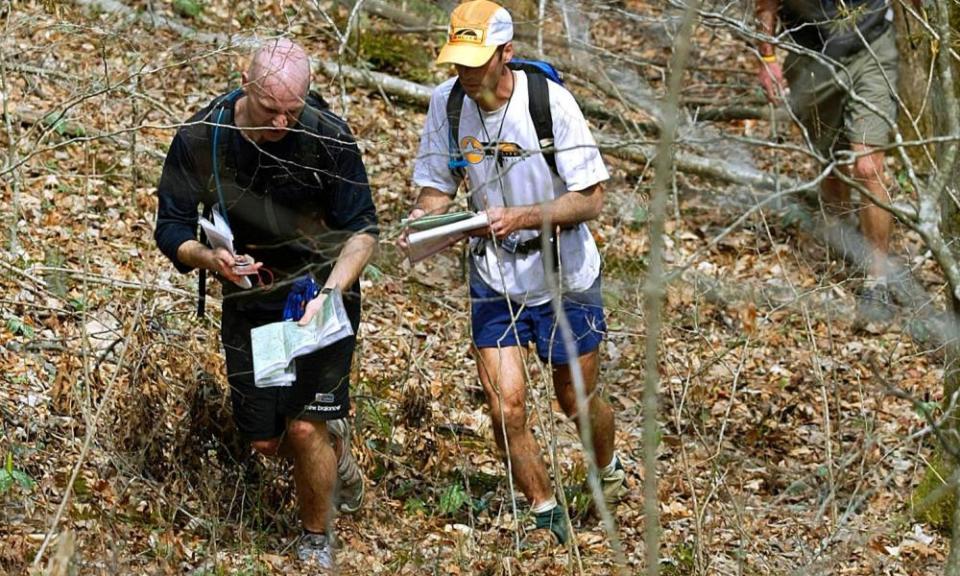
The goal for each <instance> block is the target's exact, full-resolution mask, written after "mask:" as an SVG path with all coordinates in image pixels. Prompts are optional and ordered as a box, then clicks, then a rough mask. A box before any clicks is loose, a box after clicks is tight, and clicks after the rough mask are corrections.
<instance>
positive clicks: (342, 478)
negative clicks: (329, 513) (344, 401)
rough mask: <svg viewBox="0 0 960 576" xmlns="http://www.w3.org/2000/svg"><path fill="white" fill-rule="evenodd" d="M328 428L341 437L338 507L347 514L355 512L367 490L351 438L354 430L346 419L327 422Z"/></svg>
mask: <svg viewBox="0 0 960 576" xmlns="http://www.w3.org/2000/svg"><path fill="white" fill-rule="evenodd" d="M327 430H329V431H330V433H331V434H333V435H334V436H336V437H337V438H339V439H340V446H341V448H340V455H339V457H338V458H337V497H336V503H337V507H338V508H339V509H340V511H341V512H343V513H345V514H353V513H355V512H356V511H357V510H359V509H360V506H361V505H362V504H363V497H364V494H365V492H366V489H365V487H364V480H363V472H361V471H360V466H358V465H357V460H356V459H355V458H354V457H353V450H352V448H351V446H352V444H351V440H352V438H353V430H352V429H351V426H350V423H349V422H348V421H347V420H346V419H345V418H341V419H339V420H331V421H329V422H327Z"/></svg>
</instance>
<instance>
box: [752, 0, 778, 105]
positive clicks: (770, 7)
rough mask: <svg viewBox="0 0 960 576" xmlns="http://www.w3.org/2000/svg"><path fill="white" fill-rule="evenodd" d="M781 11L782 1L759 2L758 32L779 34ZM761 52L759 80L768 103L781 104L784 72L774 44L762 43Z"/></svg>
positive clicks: (764, 0)
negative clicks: (778, 26)
mask: <svg viewBox="0 0 960 576" xmlns="http://www.w3.org/2000/svg"><path fill="white" fill-rule="evenodd" d="M779 10H780V0H757V32H760V33H761V34H765V35H767V36H773V35H774V34H776V32H777V12H778V11H779ZM757 50H758V51H759V52H760V59H761V62H760V68H759V69H758V70H757V79H758V80H759V81H760V86H761V87H763V93H764V94H765V95H766V96H767V101H768V102H770V103H772V104H779V103H780V100H781V96H782V95H783V93H784V90H783V88H784V83H783V70H782V69H781V68H780V63H779V62H777V56H776V53H775V52H774V49H773V44H771V43H769V42H760V44H759V45H758V46H757Z"/></svg>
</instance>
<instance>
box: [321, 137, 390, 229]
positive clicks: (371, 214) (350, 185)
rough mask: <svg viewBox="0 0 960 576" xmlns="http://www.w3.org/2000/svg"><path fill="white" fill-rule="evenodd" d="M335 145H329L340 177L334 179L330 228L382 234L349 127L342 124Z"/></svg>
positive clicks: (358, 151)
mask: <svg viewBox="0 0 960 576" xmlns="http://www.w3.org/2000/svg"><path fill="white" fill-rule="evenodd" d="M339 132H340V133H339V135H338V136H337V138H336V141H335V142H331V143H330V144H328V145H327V149H328V151H330V152H331V155H332V156H333V159H334V162H335V165H336V167H337V173H336V174H333V175H332V179H331V180H332V181H331V185H332V186H333V188H334V194H332V195H331V197H330V198H331V204H330V205H329V206H328V211H327V214H328V219H329V222H328V224H329V225H330V226H331V228H334V229H336V230H344V231H349V232H365V233H367V234H373V235H374V236H377V235H379V234H380V229H379V228H378V222H377V211H376V208H375V207H374V205H373V197H372V195H371V192H370V183H369V181H368V180H367V170H366V168H365V167H364V165H363V159H362V158H361V156H360V149H359V148H358V147H357V142H356V139H355V138H354V137H353V134H352V133H351V132H350V129H349V128H348V127H347V126H346V124H340V131H339Z"/></svg>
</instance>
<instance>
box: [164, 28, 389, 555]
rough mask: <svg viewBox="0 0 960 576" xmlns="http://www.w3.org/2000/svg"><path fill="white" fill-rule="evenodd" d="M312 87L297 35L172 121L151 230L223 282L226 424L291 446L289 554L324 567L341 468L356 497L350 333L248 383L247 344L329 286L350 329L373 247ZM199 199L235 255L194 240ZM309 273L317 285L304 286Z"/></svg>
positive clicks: (355, 184) (357, 177) (349, 164)
mask: <svg viewBox="0 0 960 576" xmlns="http://www.w3.org/2000/svg"><path fill="white" fill-rule="evenodd" d="M309 86H310V61H309V58H308V57H307V55H306V53H305V52H304V50H303V49H302V48H301V47H300V46H298V45H296V44H294V43H293V42H290V41H289V40H279V41H272V42H270V43H268V44H267V45H265V46H263V47H261V48H260V49H258V50H257V51H256V52H255V53H254V55H253V58H252V60H251V64H250V67H249V68H248V69H247V71H246V72H245V73H244V74H243V86H242V87H241V88H240V89H238V90H236V91H234V92H231V93H229V94H225V95H222V96H220V97H218V98H216V99H215V100H214V101H213V102H211V103H210V104H208V105H207V106H206V107H204V108H203V109H202V110H200V111H199V112H197V113H196V114H194V115H193V116H192V117H191V118H190V119H189V120H188V121H187V122H186V123H185V124H184V125H183V126H181V127H180V128H179V129H178V130H177V134H176V136H175V137H174V139H173V142H172V144H171V146H170V150H169V152H168V153H167V157H166V161H165V162H164V166H163V174H162V176H161V178H160V184H159V186H158V188H157V195H158V198H159V205H158V211H157V225H156V232H155V239H156V241H157V245H158V246H159V247H160V250H161V251H162V252H163V254H164V255H166V256H167V258H169V259H170V260H171V261H172V262H173V264H174V266H175V267H176V268H177V270H179V271H180V272H184V273H185V272H189V271H190V270H192V269H194V268H197V269H200V270H201V271H210V272H212V273H213V275H214V276H215V277H216V278H217V279H218V280H220V282H221V283H222V285H223V315H222V321H221V339H222V342H223V346H224V350H225V356H226V364H227V378H228V380H229V383H230V393H231V400H232V404H233V413H234V419H235V421H236V424H237V427H238V428H239V429H240V431H241V433H242V434H243V435H244V436H245V437H246V438H247V439H249V441H250V444H251V446H252V447H253V449H254V450H256V451H257V452H260V453H261V454H265V455H269V456H272V455H277V454H279V455H284V456H288V457H290V458H292V460H293V476H294V483H295V486H296V494H297V501H298V503H299V506H300V517H301V522H302V525H303V530H304V533H303V535H302V536H301V537H300V538H299V540H298V546H297V551H298V555H299V557H300V558H301V559H302V560H304V561H308V562H313V563H316V564H318V565H319V566H320V567H323V568H330V567H332V566H333V551H332V550H333V549H332V546H331V543H330V525H331V523H332V508H333V506H332V502H333V497H334V490H335V486H336V481H337V477H338V472H339V477H340V479H341V482H340V484H341V490H340V491H341V494H340V496H341V497H340V507H341V510H345V511H353V510H356V509H357V508H359V505H360V501H361V500H362V497H363V481H362V476H361V475H360V472H359V470H358V469H357V466H356V463H355V461H354V460H353V458H352V457H351V455H350V449H349V446H350V439H349V426H347V425H346V420H345V418H346V417H347V416H348V413H349V408H350V398H349V378H350V366H351V362H352V359H353V351H354V346H355V343H356V339H355V337H354V336H350V337H348V338H345V339H343V340H340V341H338V342H336V343H334V344H332V345H330V346H327V347H326V348H323V349H321V350H319V351H317V352H314V353H312V354H309V355H306V356H303V357H299V358H297V359H296V361H295V380H294V381H293V382H287V383H284V384H283V385H279V386H278V385H273V386H267V387H264V386H263V385H262V383H261V385H258V384H257V383H256V382H255V381H254V377H253V363H252V356H251V346H250V330H251V329H252V328H255V327H257V326H261V325H263V324H266V323H270V322H277V321H280V320H283V319H284V316H285V311H284V309H285V306H286V304H287V303H288V301H292V299H293V297H292V296H291V294H292V293H293V294H294V296H301V297H302V301H303V302H305V303H306V305H305V309H304V312H303V316H302V318H301V319H300V323H301V324H306V323H307V322H309V321H310V320H311V319H312V317H313V316H314V315H315V314H316V313H317V312H318V310H320V309H321V307H322V305H323V302H324V301H325V299H326V298H327V296H328V294H330V293H331V292H332V291H333V290H335V289H339V290H340V292H341V293H342V294H343V300H344V306H345V308H346V310H347V315H348V316H349V318H350V322H351V324H352V326H353V331H354V334H356V331H357V329H358V328H359V320H360V285H359V282H358V278H359V277H360V273H361V272H362V270H363V268H364V266H365V265H366V263H367V261H368V260H369V259H370V257H371V255H372V254H373V251H374V248H375V246H376V239H377V234H378V229H377V215H376V211H375V209H374V205H373V201H372V198H371V194H370V187H369V185H368V181H367V174H366V170H365V169H364V165H363V162H362V160H361V157H360V152H359V150H358V148H357V145H356V143H355V140H354V138H353V135H352V134H351V133H350V130H349V128H348V127H347V125H346V124H345V123H344V122H343V121H342V120H341V119H340V118H338V117H336V116H335V115H333V114H332V113H331V112H330V111H329V110H328V109H327V106H326V104H325V103H324V102H323V100H322V99H321V98H320V97H319V96H318V95H316V94H315V93H313V92H309ZM198 206H202V207H203V209H204V210H210V209H215V210H217V211H218V212H219V213H220V214H221V215H222V216H223V217H224V219H226V220H227V221H228V223H229V224H230V226H231V229H232V231H233V235H234V247H235V249H236V253H237V254H236V255H235V254H232V253H230V252H229V251H227V250H225V249H223V248H218V249H212V248H210V247H208V246H207V245H206V244H204V243H202V242H200V241H198V240H197V236H196V230H197V222H198V214H199V211H198ZM308 278H309V279H311V280H312V281H314V283H315V285H316V286H317V287H318V288H319V287H322V289H321V290H318V291H312V292H309V293H304V294H301V293H300V290H301V289H304V288H305V287H306V286H307V285H308V284H307V279H308ZM245 286H247V287H248V288H245ZM330 434H333V436H330ZM338 448H339V449H338ZM338 452H339V458H338V454H337V453H338Z"/></svg>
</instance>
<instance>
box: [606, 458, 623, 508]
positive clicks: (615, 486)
mask: <svg viewBox="0 0 960 576" xmlns="http://www.w3.org/2000/svg"><path fill="white" fill-rule="evenodd" d="M600 489H601V490H602V491H603V499H604V500H605V501H606V503H607V508H608V509H611V510H612V509H613V508H615V507H616V505H617V502H619V501H620V498H622V497H623V496H625V495H626V494H627V472H626V471H625V470H624V469H623V463H621V462H620V458H617V463H616V465H615V466H614V470H613V472H611V473H610V474H608V475H607V476H605V477H603V478H601V479H600Z"/></svg>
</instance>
